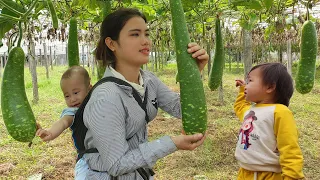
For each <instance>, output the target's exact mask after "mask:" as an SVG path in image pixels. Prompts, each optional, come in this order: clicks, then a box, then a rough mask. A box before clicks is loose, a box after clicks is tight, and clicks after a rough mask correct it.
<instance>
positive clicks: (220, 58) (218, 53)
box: [208, 17, 224, 91]
mask: <svg viewBox="0 0 320 180" xmlns="http://www.w3.org/2000/svg"><path fill="white" fill-rule="evenodd" d="M215 33H216V40H215V44H216V46H215V51H214V58H213V64H212V67H211V71H210V75H209V81H208V86H209V88H210V90H212V91H213V90H216V89H218V87H219V86H220V85H221V81H222V75H223V68H224V47H223V40H222V33H221V25H220V19H219V17H217V18H216V27H215Z"/></svg>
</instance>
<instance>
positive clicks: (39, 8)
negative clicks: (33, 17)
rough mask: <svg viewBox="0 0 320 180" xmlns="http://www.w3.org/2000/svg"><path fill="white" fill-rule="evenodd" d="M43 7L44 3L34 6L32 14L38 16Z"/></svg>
mask: <svg viewBox="0 0 320 180" xmlns="http://www.w3.org/2000/svg"><path fill="white" fill-rule="evenodd" d="M44 7H45V4H44V1H43V2H42V3H41V2H40V3H38V4H37V5H36V8H35V12H34V14H38V13H39V11H40V10H42V9H43V8H44Z"/></svg>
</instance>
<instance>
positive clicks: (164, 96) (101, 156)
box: [82, 8, 209, 180]
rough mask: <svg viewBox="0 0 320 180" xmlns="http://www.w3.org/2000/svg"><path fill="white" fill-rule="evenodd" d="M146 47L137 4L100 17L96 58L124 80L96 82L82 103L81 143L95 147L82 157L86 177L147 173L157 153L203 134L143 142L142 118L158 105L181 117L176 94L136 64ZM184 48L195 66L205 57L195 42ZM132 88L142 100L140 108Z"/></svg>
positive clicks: (144, 58)
mask: <svg viewBox="0 0 320 180" xmlns="http://www.w3.org/2000/svg"><path fill="white" fill-rule="evenodd" d="M150 48H151V40H150V39H149V30H148V26H147V22H146V18H145V16H144V15H143V14H141V13H140V12H139V11H138V10H136V9H127V8H123V9H119V10H117V11H115V12H113V13H111V14H110V15H108V16H107V17H106V18H105V20H104V21H103V23H102V25H101V33H100V42H99V45H98V47H97V52H96V58H97V59H101V60H103V61H104V63H105V64H106V65H107V68H106V72H105V74H104V77H108V76H111V77H116V78H118V79H121V80H123V81H125V82H127V83H129V84H130V85H124V84H121V83H115V82H106V83H103V84H101V85H99V86H98V87H97V88H96V89H95V90H94V91H93V93H92V95H91V98H90V100H89V102H88V104H87V106H86V108H85V111H84V116H83V120H84V124H85V125H86V127H87V128H88V131H87V134H86V138H85V142H84V143H85V147H86V148H87V149H90V148H96V149H97V150H98V153H87V154H85V155H84V156H83V158H82V160H83V161H85V162H86V163H88V165H89V169H90V170H89V172H87V173H85V174H86V178H87V179H106V180H108V179H119V180H141V179H153V178H152V175H153V172H152V170H151V168H152V167H153V165H154V164H155V163H156V161H157V160H158V159H160V158H162V157H165V156H167V155H169V154H171V153H173V152H175V151H176V150H178V149H182V150H193V149H195V148H196V147H198V146H200V145H201V144H202V143H203V141H204V139H205V137H204V136H203V135H202V134H195V135H180V136H175V137H169V136H163V137H161V138H159V139H156V140H154V141H151V142H148V135H147V123H148V122H149V121H151V120H152V119H154V118H155V117H156V115H157V111H158V107H159V108H161V109H163V110H164V111H166V112H168V113H169V114H171V115H173V116H175V117H177V118H181V110H180V99H179V95H178V94H177V93H175V92H172V91H171V90H169V88H168V87H166V86H165V85H164V84H163V83H162V82H161V81H160V80H159V79H158V78H157V77H156V76H155V75H154V74H152V73H150V72H148V71H144V70H141V69H140V67H141V66H142V65H144V64H146V63H148V60H149V52H150ZM186 50H187V51H188V52H189V53H192V56H193V57H194V58H195V59H197V62H198V65H199V69H200V71H201V70H202V69H203V68H204V66H205V65H206V63H207V61H208V58H209V56H208V54H207V53H206V51H205V50H204V49H201V48H200V46H199V45H197V44H196V43H190V44H189V45H188V48H187V47H186ZM134 92H138V94H139V96H140V97H139V98H141V99H140V100H141V102H142V101H143V102H144V103H145V110H144V108H143V107H142V106H141V105H140V104H139V103H138V102H137V101H138V100H136V98H135V97H133V96H134ZM145 111H147V113H145Z"/></svg>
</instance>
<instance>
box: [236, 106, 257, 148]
mask: <svg viewBox="0 0 320 180" xmlns="http://www.w3.org/2000/svg"><path fill="white" fill-rule="evenodd" d="M255 120H257V117H256V116H255V112H254V111H250V112H249V113H248V114H247V115H246V116H245V117H244V120H243V123H242V126H241V129H240V132H239V145H240V147H241V148H242V149H245V150H247V149H248V148H249V147H250V145H251V144H250V143H249V137H250V133H251V132H252V131H253V128H254V127H253V121H255Z"/></svg>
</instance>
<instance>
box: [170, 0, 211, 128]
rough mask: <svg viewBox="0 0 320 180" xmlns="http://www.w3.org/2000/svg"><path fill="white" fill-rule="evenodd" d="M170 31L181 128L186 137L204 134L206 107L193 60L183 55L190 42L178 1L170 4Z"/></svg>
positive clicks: (171, 0)
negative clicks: (178, 95) (174, 59)
mask: <svg viewBox="0 0 320 180" xmlns="http://www.w3.org/2000/svg"><path fill="white" fill-rule="evenodd" d="M170 9H171V14H172V23H173V24H172V27H173V30H174V39H175V48H176V54H177V65H178V74H179V84H180V101H181V110H182V125H183V129H184V131H185V133H186V134H195V133H204V132H205V131H206V129H207V105H206V99H205V94H204V89H203V84H202V81H201V77H200V72H199V69H198V66H197V63H196V60H195V59H194V58H192V56H191V54H189V53H188V52H187V47H188V43H189V42H190V37H189V32H188V30H187V25H186V22H185V17H184V11H183V8H182V4H181V0H170Z"/></svg>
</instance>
